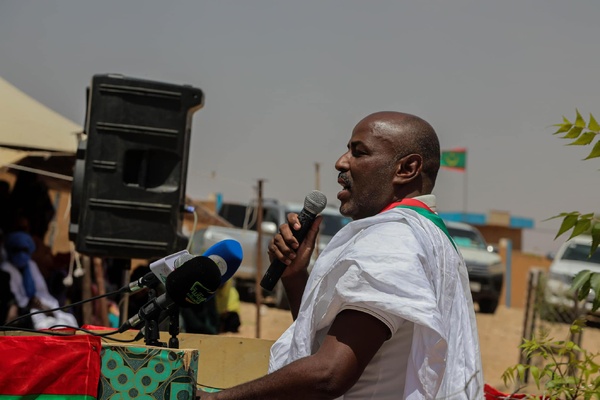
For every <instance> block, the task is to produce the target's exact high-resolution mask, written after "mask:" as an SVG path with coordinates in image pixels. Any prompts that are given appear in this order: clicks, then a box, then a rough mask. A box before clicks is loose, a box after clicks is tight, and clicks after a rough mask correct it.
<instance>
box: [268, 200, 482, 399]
mask: <svg viewBox="0 0 600 400" xmlns="http://www.w3.org/2000/svg"><path fill="white" fill-rule="evenodd" d="M344 309H362V310H364V311H365V312H368V313H369V314H371V315H374V316H375V317H377V318H379V319H380V320H381V321H382V322H384V323H385V324H386V325H387V326H388V327H389V328H390V331H391V333H392V338H393V336H394V335H395V334H398V332H399V331H401V329H400V327H401V326H402V323H403V321H409V322H411V323H412V324H413V333H412V342H410V344H409V346H410V354H409V355H408V357H407V358H405V359H407V360H408V361H407V363H406V365H404V366H400V365H399V366H397V375H398V376H399V375H401V374H405V377H404V380H403V381H402V382H395V383H393V382H385V380H384V382H382V381H381V380H380V381H378V380H377V379H374V381H373V382H361V380H362V379H363V378H365V374H364V373H363V375H362V376H361V378H359V381H358V382H357V383H356V384H355V385H354V387H353V388H351V389H350V390H349V391H348V392H347V393H346V394H345V395H344V396H342V397H340V399H351V398H357V397H356V396H353V391H354V390H355V389H361V390H364V388H365V385H366V386H368V385H371V386H373V387H372V388H371V390H372V391H371V394H369V397H368V398H370V399H399V398H403V399H442V398H444V399H481V398H483V384H484V382H483V376H482V370H481V369H482V368H481V356H480V352H479V339H478V335H477V327H476V320H475V312H474V308H473V302H472V298H471V293H470V289H469V281H468V275H467V270H466V267H465V263H464V261H463V259H462V256H461V255H460V253H459V252H458V251H457V250H456V249H455V248H454V246H453V244H452V242H451V240H450V239H449V238H448V237H447V236H446V235H445V234H444V233H443V232H442V230H440V229H439V228H438V227H437V226H435V225H434V224H433V223H432V222H431V221H430V220H428V219H427V218H425V217H423V216H421V215H419V214H418V213H417V212H415V211H413V210H410V209H406V208H395V209H392V210H389V211H386V212H383V213H381V214H378V215H376V216H373V217H370V218H365V219H361V220H357V221H353V222H351V223H350V224H348V225H346V226H345V227H344V228H342V229H341V230H340V231H339V232H338V233H337V234H336V235H335V236H334V238H333V239H332V240H331V242H330V243H329V244H328V245H327V247H326V248H325V249H324V250H323V252H322V253H321V254H320V256H319V258H318V260H317V262H316V264H315V266H314V268H313V270H312V271H311V274H310V277H309V281H308V283H307V287H306V289H305V291H304V295H303V298H302V304H301V306H300V310H299V314H298V318H297V319H296V321H295V322H294V323H293V324H292V325H291V326H290V327H289V328H288V329H287V330H286V331H285V332H284V333H283V335H282V336H281V337H280V338H279V340H278V341H277V342H275V344H274V345H273V346H272V348H271V358H270V363H269V372H272V371H275V370H277V369H280V368H281V367H283V366H285V365H287V364H289V363H291V362H293V361H295V360H298V359H300V358H303V357H306V356H309V355H311V354H314V353H316V351H317V350H318V346H319V341H320V339H319V337H318V332H326V331H327V329H328V328H329V327H330V326H331V324H332V323H333V321H334V319H335V317H336V315H337V314H338V313H340V312H341V311H342V310H344ZM388 342H389V341H388ZM384 348H385V344H384V346H383V347H382V349H384ZM382 349H380V352H381V350H382ZM383 353H384V354H379V353H378V354H377V355H376V356H375V357H374V359H375V358H377V357H386V356H388V357H390V356H394V354H395V355H396V356H397V352H393V351H389V348H388V349H387V351H384V352H383ZM394 357H395V356H394ZM394 362H395V361H394V360H387V361H386V362H385V363H384V365H392V366H393V365H394ZM368 368H369V367H367V369H368ZM386 372H387V373H388V375H389V371H386ZM371 375H372V374H371ZM365 379H367V378H365ZM398 379H402V378H400V377H399V378H398ZM386 384H387V385H392V386H391V387H387V388H386V387H382V388H380V387H379V386H382V385H386ZM393 385H397V386H396V388H399V389H398V390H402V388H403V393H392V392H393V390H394V386H393ZM361 393H362V394H361V396H365V394H364V393H365V392H364V391H363V392H361Z"/></svg>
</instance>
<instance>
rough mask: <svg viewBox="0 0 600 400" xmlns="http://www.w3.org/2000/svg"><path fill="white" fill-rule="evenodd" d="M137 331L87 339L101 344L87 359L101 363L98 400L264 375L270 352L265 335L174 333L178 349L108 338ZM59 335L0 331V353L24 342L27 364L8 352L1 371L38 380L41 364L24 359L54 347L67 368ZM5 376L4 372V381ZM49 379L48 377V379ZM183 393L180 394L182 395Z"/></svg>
mask: <svg viewBox="0 0 600 400" xmlns="http://www.w3.org/2000/svg"><path fill="white" fill-rule="evenodd" d="M136 334H137V331H129V332H124V333H121V334H117V335H115V336H114V337H113V336H108V337H106V338H103V339H102V341H99V340H98V338H97V337H93V336H92V337H91V338H92V339H94V340H96V342H95V343H98V344H100V346H101V350H100V357H98V355H97V354H96V356H95V358H90V359H91V360H95V361H92V362H96V363H100V366H99V367H100V368H99V370H100V373H99V376H98V368H95V376H94V377H92V379H96V380H97V381H98V397H97V398H98V399H108V398H111V397H113V396H118V395H121V396H122V397H124V398H132V397H138V396H142V395H149V396H150V397H151V398H156V399H159V400H162V399H176V398H185V397H186V396H187V394H189V395H192V394H194V393H195V390H196V388H201V389H203V390H207V391H218V390H221V389H226V388H229V387H232V386H235V385H237V384H239V383H243V382H247V381H250V380H253V379H255V378H258V377H260V376H263V375H265V374H266V373H267V369H268V362H269V350H270V348H271V345H272V344H273V341H270V340H263V339H252V338H241V337H234V336H217V335H200V334H188V333H181V334H179V335H178V338H179V347H180V348H179V349H170V348H166V347H154V346H146V345H145V344H144V343H143V340H140V341H138V342H133V343H120V342H117V341H116V340H111V339H112V338H114V339H121V340H123V339H133V338H134V337H135V336H136ZM160 335H161V337H160V340H161V341H163V342H168V339H169V337H170V335H169V333H168V332H161V333H160ZM163 335H164V336H163ZM32 336H34V337H32ZM71 336H72V335H71ZM77 336H79V334H78V335H77ZM88 336H91V335H88ZM19 337H21V338H19ZM38 337H39V339H38ZM60 339H61V337H57V336H49V335H45V334H43V333H40V334H32V333H28V332H18V331H17V332H8V331H7V332H0V352H1V351H2V349H3V348H4V349H7V350H9V351H10V349H11V348H14V346H15V343H16V344H17V345H18V344H19V343H20V342H21V341H22V342H23V343H25V342H27V345H23V346H18V347H19V350H18V351H19V354H21V355H22V356H23V357H21V360H25V362H21V363H20V364H19V363H16V362H12V361H10V359H11V357H10V355H8V353H6V354H7V357H2V359H0V370H2V371H11V376H12V374H13V373H14V372H13V371H14V369H15V368H19V370H20V373H21V376H25V377H27V376H36V377H38V379H39V380H43V379H44V368H45V367H44V365H39V363H35V365H33V363H32V364H31V365H30V363H28V362H27V360H33V359H35V358H34V355H35V356H39V353H40V352H41V353H45V352H47V353H48V354H51V351H56V347H57V346H58V349H59V350H58V351H59V352H62V353H63V354H65V355H67V358H66V361H63V363H64V364H65V366H67V365H68V364H69V362H70V361H69V357H68V355H69V352H70V351H69V345H68V340H64V342H65V343H60V342H61V340H60ZM63 339H64V338H63ZM3 342H4V343H3ZM31 343H35V344H36V345H37V348H36V349H35V350H34V349H32V354H24V353H26V352H27V351H28V350H27V349H28V348H30V347H31ZM3 345H4V346H3ZM91 347H94V348H95V347H97V346H96V345H93V346H91ZM52 349H54V350H52ZM33 352H36V354H34V353H33ZM13 354H14V353H13ZM55 354H56V353H55ZM73 356H75V355H73ZM76 357H79V358H80V357H81V355H80V354H78V355H77V356H76ZM72 358H73V357H71V359H72ZM57 369H58V370H60V366H58V367H57V366H56V365H54V366H53V369H52V370H50V369H48V371H47V372H48V373H49V374H53V375H54V376H56V370H57ZM32 371H35V374H33V375H28V374H29V373H31V372H32ZM65 371H66V368H65ZM9 378H10V377H9V376H5V379H9ZM51 380H52V379H48V381H49V382H50V381H51ZM54 380H55V379H54ZM0 381H1V378H0ZM37 386H38V387H36V388H35V390H37V391H38V392H37V393H44V392H43V390H41V389H40V388H39V385H37ZM42 386H43V385H42ZM67 386H68V385H67ZM42 389H43V387H42ZM23 390H32V389H28V388H25V389H23ZM40 390H41V391H40ZM53 390H54V389H53ZM24 393H25V392H24ZM0 394H9V395H11V394H12V395H16V394H22V393H3V392H2V391H1V390H0ZM184 394H185V395H184ZM182 395H184V396H183V397H181V396H182ZM191 398H193V397H191Z"/></svg>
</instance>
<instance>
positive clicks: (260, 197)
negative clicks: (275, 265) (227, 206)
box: [254, 179, 263, 339]
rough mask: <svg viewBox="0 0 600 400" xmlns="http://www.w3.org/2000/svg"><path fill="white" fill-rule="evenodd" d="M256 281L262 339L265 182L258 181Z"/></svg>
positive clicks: (258, 326)
mask: <svg viewBox="0 0 600 400" xmlns="http://www.w3.org/2000/svg"><path fill="white" fill-rule="evenodd" d="M256 213H257V215H256V232H257V233H258V235H257V240H256V279H254V285H255V289H254V291H255V299H256V338H257V339H260V307H261V305H262V288H261V286H260V281H261V276H262V240H263V232H262V227H261V225H262V221H263V180H262V179H259V180H258V206H257V207H256Z"/></svg>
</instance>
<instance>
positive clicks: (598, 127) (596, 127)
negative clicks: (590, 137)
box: [588, 113, 600, 132]
mask: <svg viewBox="0 0 600 400" xmlns="http://www.w3.org/2000/svg"><path fill="white" fill-rule="evenodd" d="M588 129H589V130H590V131H593V132H600V124H598V122H596V119H595V118H594V116H593V115H592V113H590V122H589V123H588Z"/></svg>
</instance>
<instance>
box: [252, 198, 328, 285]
mask: <svg viewBox="0 0 600 400" xmlns="http://www.w3.org/2000/svg"><path fill="white" fill-rule="evenodd" d="M326 205H327V197H325V195H324V194H323V193H321V192H319V191H318V190H313V191H312V192H310V193H309V194H308V195H307V196H306V198H305V199H304V208H303V209H302V211H300V214H299V215H298V219H299V220H300V229H299V230H297V231H295V230H292V233H293V235H294V237H295V238H296V240H297V241H298V243H302V241H303V240H304V238H305V237H306V234H307V233H308V230H309V229H310V227H311V225H312V223H313V222H314V221H315V218H316V217H317V214H319V213H321V212H322V211H323V210H324V209H325V206H326ZM286 267H287V265H285V264H284V263H283V262H281V261H279V260H278V259H275V260H273V262H272V263H271V265H270V266H269V269H268V270H267V272H266V273H265V275H264V276H263V278H262V280H261V281H260V286H262V287H263V289H266V290H270V291H272V290H273V289H274V288H275V285H276V284H277V281H278V280H279V279H280V278H281V275H282V274H283V271H284V270H285V268H286Z"/></svg>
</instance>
